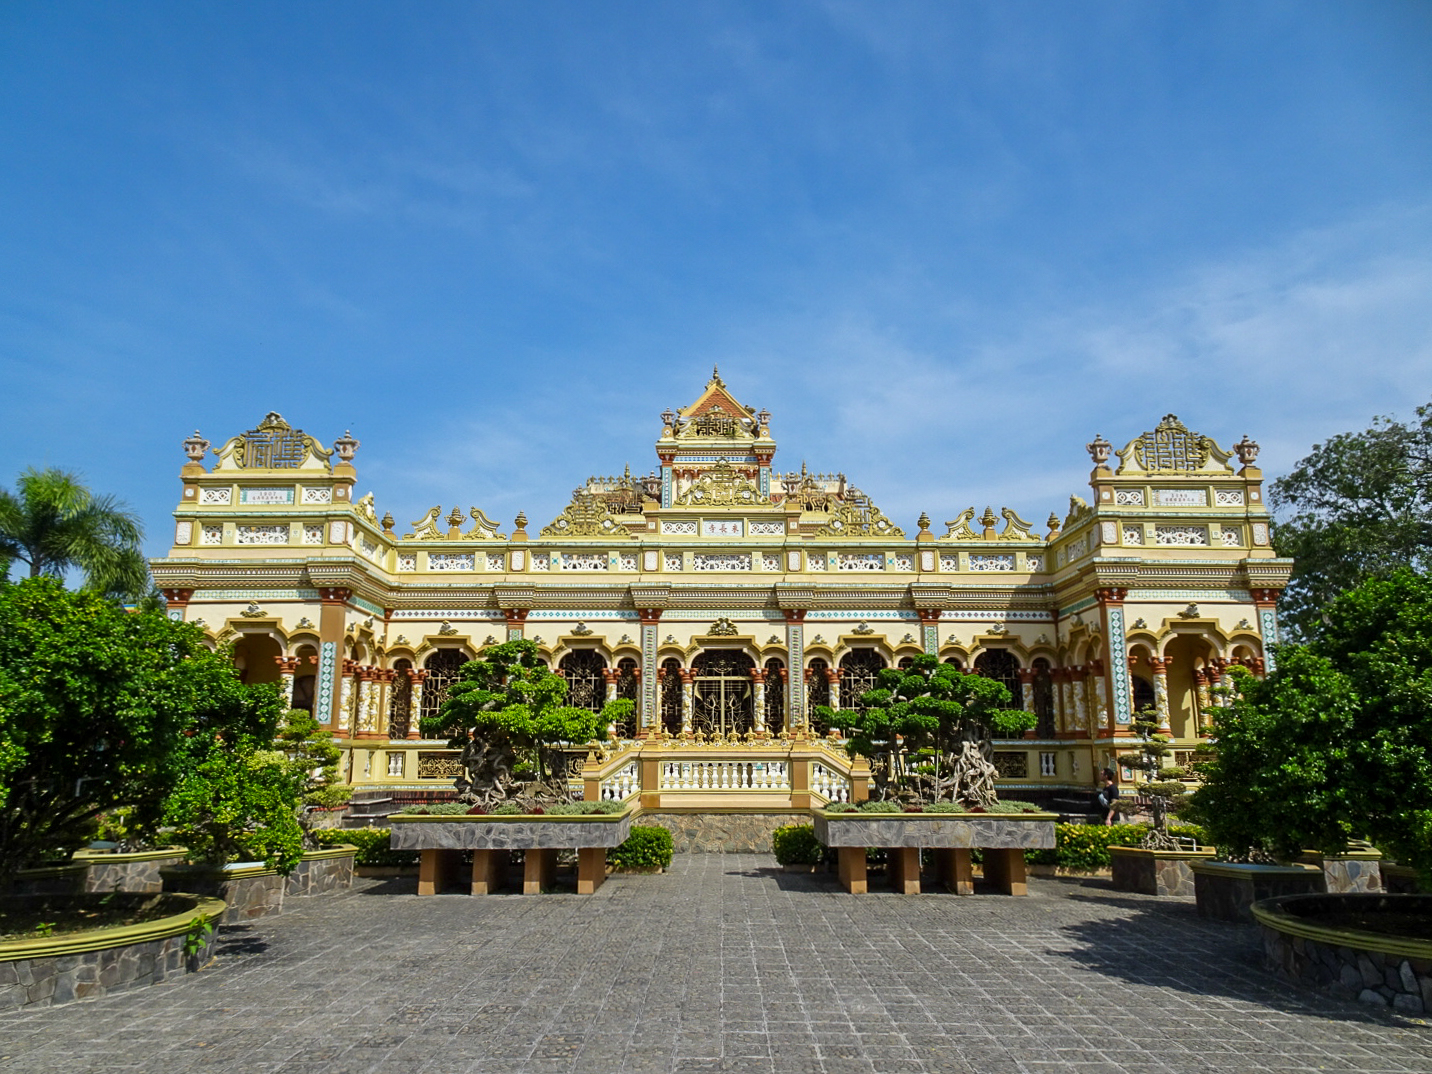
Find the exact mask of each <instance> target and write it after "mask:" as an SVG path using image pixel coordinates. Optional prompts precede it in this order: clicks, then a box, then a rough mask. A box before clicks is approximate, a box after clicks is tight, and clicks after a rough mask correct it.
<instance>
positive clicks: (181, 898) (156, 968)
mask: <svg viewBox="0 0 1432 1074" xmlns="http://www.w3.org/2000/svg"><path fill="white" fill-rule="evenodd" d="M74 897H75V898H78V899H86V898H92V899H97V898H98V897H99V896H94V895H79V896H74ZM168 898H170V899H171V900H173V907H172V909H173V911H174V912H173V913H170V914H168V915H167V916H165V917H162V918H159V919H157V920H154V921H146V922H143V923H142V924H138V925H120V926H115V927H113V928H104V929H90V930H88V931H85V932H72V933H62V934H60V935H58V936H44V937H37V938H35V939H29V940H10V941H6V942H0V1010H13V1009H15V1008H22V1007H48V1006H51V1005H53V1004H57V1003H68V1002H70V1001H71V1000H75V999H86V998H90V997H94V996H104V995H108V994H110V993H112V992H122V991H124V990H125V989H128V988H135V987H137V986H139V985H146V984H158V983H159V982H160V981H163V980H166V979H168V978H170V977H174V976H177V975H180V974H182V973H184V972H185V971H186V970H190V969H194V968H197V965H198V963H199V961H200V955H201V953H202V952H196V953H195V955H193V956H189V955H186V953H185V951H184V943H185V937H186V935H187V934H188V932H189V930H190V928H191V926H192V924H193V921H194V919H195V918H196V917H202V918H205V919H206V920H210V921H213V920H216V919H217V918H219V917H220V916H221V915H222V914H223V913H224V904H223V903H222V902H220V901H219V900H218V899H204V898H197V897H193V896H185V895H171V896H168Z"/></svg>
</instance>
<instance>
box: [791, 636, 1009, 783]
mask: <svg viewBox="0 0 1432 1074" xmlns="http://www.w3.org/2000/svg"><path fill="white" fill-rule="evenodd" d="M877 681H878V683H879V685H878V686H877V687H876V688H875V689H873V690H869V691H867V692H866V693H865V694H863V695H862V696H861V698H860V703H859V706H853V707H851V708H842V709H839V710H832V709H829V708H826V707H825V706H817V707H816V710H815V711H816V713H817V715H819V716H821V717H822V718H823V719H824V720H825V721H826V722H827V723H828V724H830V726H832V727H838V728H840V729H841V730H842V731H844V732H845V734H846V737H847V738H848V740H849V742H848V745H847V749H849V750H850V752H851V753H854V754H860V755H861V756H863V757H866V758H868V759H869V760H870V762H871V774H872V777H873V778H874V780H875V785H876V790H877V792H878V793H879V795H880V796H881V797H888V796H891V795H893V794H899V793H901V792H904V791H911V792H913V793H916V794H920V793H921V792H920V791H916V790H915V786H916V785H918V786H919V787H920V788H921V790H922V791H923V796H926V797H930V798H932V799H941V798H948V797H954V798H956V799H959V800H963V801H965V802H966V803H967V804H970V805H988V804H989V802H988V801H986V800H985V799H989V801H992V800H993V780H992V772H986V773H985V775H986V776H987V777H988V778H987V779H985V780H983V782H984V783H987V784H988V789H987V790H984V789H977V787H976V786H975V784H976V783H978V782H980V780H978V779H977V778H976V777H977V773H976V772H975V771H972V769H975V768H979V767H980V765H979V762H981V761H983V762H984V764H985V765H988V759H987V758H984V757H983V756H982V755H983V754H984V753H987V752H988V749H989V741H990V738H991V735H992V734H998V735H1000V737H1015V736H1018V735H1020V734H1022V733H1023V732H1024V731H1025V730H1026V729H1028V728H1030V727H1033V726H1034V724H1035V716H1034V714H1033V713H1030V712H1023V711H1020V710H1017V709H1010V708H1009V707H1008V706H1009V703H1010V696H1009V690H1008V689H1006V688H1005V686H1004V684H1003V683H999V682H996V681H995V680H993V679H987V678H985V677H984V676H982V675H971V674H967V673H965V672H962V671H960V670H959V669H958V668H956V667H955V666H954V665H952V664H942V663H940V662H939V660H937V659H936V658H935V657H933V656H929V655H921V656H917V657H915V658H914V659H913V660H912V661H911V664H910V666H909V667H908V668H903V669H902V668H884V669H882V670H881V671H880V672H879V673H878V679H877ZM897 736H898V742H899V747H900V748H901V749H903V751H904V754H905V757H906V758H911V759H914V765H913V770H912V769H911V766H910V765H909V764H907V763H902V762H901V761H900V759H899V758H898V757H897V756H896V753H897ZM926 767H928V768H929V771H928V772H925V771H922V769H924V768H926ZM922 777H928V778H922Z"/></svg>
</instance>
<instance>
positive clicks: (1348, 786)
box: [1192, 569, 1432, 879]
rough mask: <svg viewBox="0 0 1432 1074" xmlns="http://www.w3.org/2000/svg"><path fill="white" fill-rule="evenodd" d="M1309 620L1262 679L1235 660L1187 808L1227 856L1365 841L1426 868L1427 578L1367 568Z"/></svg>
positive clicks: (1430, 659)
mask: <svg viewBox="0 0 1432 1074" xmlns="http://www.w3.org/2000/svg"><path fill="white" fill-rule="evenodd" d="M1322 618H1323V626H1322V627H1321V629H1320V630H1319V632H1318V636H1317V637H1316V638H1315V639H1314V640H1313V641H1312V642H1311V643H1309V644H1307V645H1287V646H1283V647H1282V648H1280V649H1279V651H1278V668H1277V670H1276V671H1274V672H1272V673H1271V674H1269V676H1268V677H1267V679H1265V680H1263V681H1259V680H1257V679H1255V678H1253V677H1252V676H1251V675H1249V674H1248V673H1247V672H1245V671H1242V669H1238V670H1237V671H1235V673H1234V674H1235V676H1236V678H1235V691H1236V694H1237V695H1240V696H1235V697H1234V699H1233V701H1232V704H1231V705H1229V706H1228V707H1226V708H1220V709H1217V710H1215V714H1214V726H1213V731H1214V738H1215V744H1214V758H1213V760H1212V761H1211V762H1208V763H1207V764H1205V765H1203V766H1202V767H1203V777H1204V785H1203V786H1202V787H1200V788H1199V790H1198V791H1196V792H1195V794H1194V796H1193V800H1192V808H1193V811H1194V814H1195V818H1194V819H1196V820H1199V821H1201V822H1202V823H1203V824H1204V826H1205V828H1206V829H1207V831H1208V834H1209V835H1210V837H1211V838H1212V840H1213V842H1214V843H1215V844H1217V845H1218V846H1219V847H1220V848H1222V849H1224V850H1227V851H1231V852H1233V853H1243V852H1245V851H1247V850H1248V849H1250V848H1251V849H1252V850H1254V851H1255V852H1262V853H1266V854H1271V855H1273V856H1275V857H1279V858H1288V857H1291V856H1293V855H1295V854H1297V853H1298V852H1299V851H1302V850H1304V849H1312V850H1318V851H1322V852H1324V853H1337V852H1339V851H1341V850H1344V849H1345V848H1346V847H1347V845H1348V841H1349V840H1351V839H1358V838H1366V839H1370V840H1371V841H1372V842H1373V843H1375V844H1376V845H1377V846H1379V847H1381V848H1382V849H1383V850H1384V851H1385V852H1387V853H1389V854H1391V855H1393V856H1395V857H1397V858H1399V859H1400V860H1402V861H1403V862H1406V863H1407V864H1409V865H1412V866H1414V867H1415V868H1417V869H1418V870H1419V871H1420V872H1421V873H1422V874H1423V875H1424V876H1425V877H1427V878H1428V879H1432V579H1429V577H1428V576H1427V575H1425V574H1419V573H1417V572H1415V571H1412V570H1409V569H1403V570H1399V571H1394V572H1392V573H1391V574H1389V575H1387V576H1386V577H1380V578H1373V579H1371V580H1369V581H1366V582H1364V583H1363V584H1362V585H1360V586H1358V587H1357V588H1356V589H1353V590H1351V591H1349V592H1348V593H1345V594H1343V595H1342V596H1341V597H1339V598H1337V599H1336V600H1334V601H1333V602H1332V603H1331V604H1330V605H1328V607H1327V608H1326V609H1325V611H1324V614H1323V617H1322Z"/></svg>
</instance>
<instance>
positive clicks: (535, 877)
mask: <svg viewBox="0 0 1432 1074" xmlns="http://www.w3.org/2000/svg"><path fill="white" fill-rule="evenodd" d="M634 816H635V811H634V810H632V809H628V810H627V811H626V812H625V813H595V814H585V815H581V816H560V817H550V816H545V815H543V816H534V815H532V814H517V815H513V816H492V815H491V814H489V815H487V816H478V817H463V816H457V817H455V816H427V815H424V814H414V815H410V816H404V815H394V816H392V817H389V818H388V824H389V829H388V830H389V832H390V833H391V834H390V836H389V846H391V847H392V848H393V849H394V850H416V851H419V852H420V855H421V857H420V858H419V861H418V894H419V895H436V894H437V893H438V892H440V891H442V890H443V889H445V888H447V887H450V886H452V885H453V884H454V882H455V881H456V880H457V875H458V872H459V870H460V867H461V864H462V852H463V851H465V850H470V851H472V878H471V881H470V884H471V886H470V889H469V890H470V891H471V892H472V894H474V895H489V894H491V893H492V892H494V891H497V890H498V889H499V888H500V887H501V886H502V881H503V878H504V876H505V875H506V873H507V863H508V859H509V856H510V854H511V852H512V851H514V850H520V851H522V852H523V860H524V864H523V876H522V892H523V894H524V895H537V894H540V893H541V891H542V889H543V888H544V887H550V886H551V885H552V882H553V880H554V879H555V878H556V874H557V851H559V850H575V851H576V852H577V894H578V895H590V894H592V893H593V892H594V891H596V890H597V888H599V887H601V886H602V881H603V880H605V879H606V875H607V851H608V850H609V849H610V848H611V847H615V846H620V845H621V844H622V843H624V842H626V838H627V836H628V835H630V834H631V823H632V818H633V817H634Z"/></svg>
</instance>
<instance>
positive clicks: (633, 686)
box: [617, 656, 641, 738]
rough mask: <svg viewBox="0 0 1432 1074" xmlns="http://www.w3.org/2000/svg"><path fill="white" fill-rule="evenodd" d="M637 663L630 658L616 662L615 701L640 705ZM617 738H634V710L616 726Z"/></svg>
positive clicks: (639, 681)
mask: <svg viewBox="0 0 1432 1074" xmlns="http://www.w3.org/2000/svg"><path fill="white" fill-rule="evenodd" d="M636 669H637V663H636V661H635V660H633V659H632V658H631V657H629V656H628V657H623V658H622V659H621V660H618V661H617V700H618V701H622V700H626V701H632V702H635V703H636V704H637V705H640V704H641V701H640V699H639V694H640V692H641V680H640V679H639V678H638V677H637V673H636ZM617 737H618V738H635V737H636V709H635V708H633V709H632V713H631V715H630V716H629V717H627V718H626V719H625V720H622V721H621V722H619V723H618V724H617Z"/></svg>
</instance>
